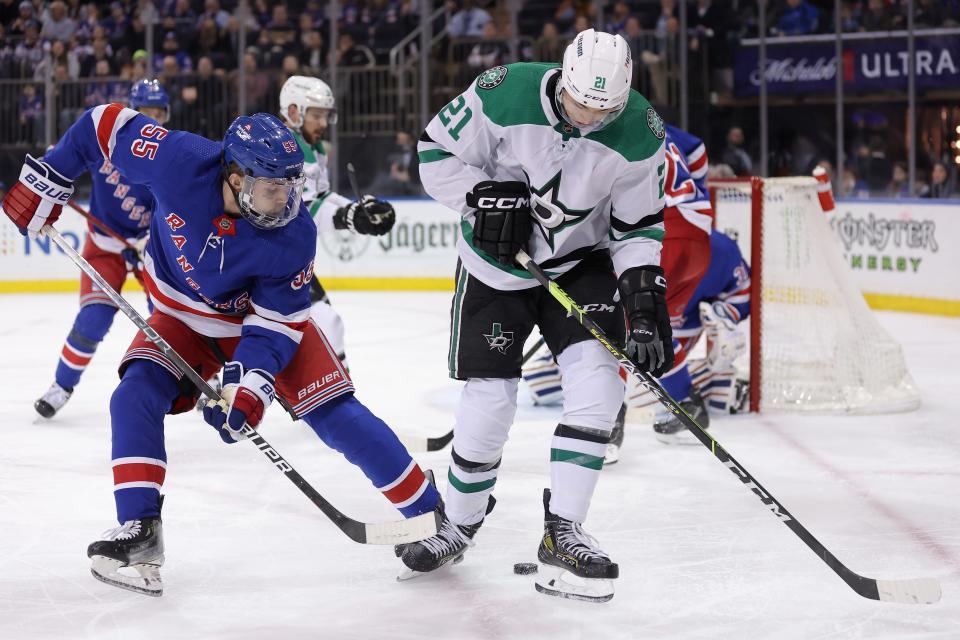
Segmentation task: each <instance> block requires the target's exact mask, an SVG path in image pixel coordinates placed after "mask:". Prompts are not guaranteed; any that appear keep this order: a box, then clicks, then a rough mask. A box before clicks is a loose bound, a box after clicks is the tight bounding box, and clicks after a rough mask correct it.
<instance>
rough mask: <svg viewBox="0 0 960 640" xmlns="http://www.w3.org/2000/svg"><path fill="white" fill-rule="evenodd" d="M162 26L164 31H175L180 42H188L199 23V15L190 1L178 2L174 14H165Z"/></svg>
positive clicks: (180, 0)
mask: <svg viewBox="0 0 960 640" xmlns="http://www.w3.org/2000/svg"><path fill="white" fill-rule="evenodd" d="M164 14H165V15H166V17H165V18H164V19H163V22H162V26H163V29H164V31H174V32H176V34H177V39H178V40H183V41H184V42H187V41H189V40H190V36H191V34H192V32H193V27H194V25H195V24H196V22H197V14H196V12H195V11H194V10H193V8H192V7H191V6H190V0H176V3H175V4H174V5H173V11H172V12H166V11H165V12H164Z"/></svg>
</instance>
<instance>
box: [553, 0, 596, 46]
mask: <svg viewBox="0 0 960 640" xmlns="http://www.w3.org/2000/svg"><path fill="white" fill-rule="evenodd" d="M578 17H584V18H586V19H587V23H588V24H589V23H590V22H592V21H593V20H595V19H596V17H597V5H596V4H595V3H593V2H592V1H591V0H562V2H561V3H560V4H559V5H558V6H557V10H556V11H555V12H554V14H553V20H554V22H556V24H557V29H559V30H560V32H561V33H564V34H566V35H569V36H570V37H573V36H574V35H576V34H577V33H579V31H577V28H576V24H575V23H576V20H577V18H578Z"/></svg>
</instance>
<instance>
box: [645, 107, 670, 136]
mask: <svg viewBox="0 0 960 640" xmlns="http://www.w3.org/2000/svg"><path fill="white" fill-rule="evenodd" d="M647 126H648V127H650V131H652V132H653V135H655V136H657V138H659V139H660V140H663V138H664V136H666V135H667V132H666V129H664V128H663V118H661V117H660V114H659V113H657V112H656V110H655V109H654V108H653V107H650V108H649V109H647Z"/></svg>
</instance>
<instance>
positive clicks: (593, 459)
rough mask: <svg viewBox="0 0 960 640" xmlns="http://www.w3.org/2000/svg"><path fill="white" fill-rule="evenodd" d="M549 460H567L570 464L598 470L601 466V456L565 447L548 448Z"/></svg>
mask: <svg viewBox="0 0 960 640" xmlns="http://www.w3.org/2000/svg"><path fill="white" fill-rule="evenodd" d="M550 462H569V463H570V464H575V465H579V466H581V467H586V468H587V469H593V470H594V471H600V469H602V468H603V456H593V455H590V454H589V453H581V452H579V451H567V450H566V449H550Z"/></svg>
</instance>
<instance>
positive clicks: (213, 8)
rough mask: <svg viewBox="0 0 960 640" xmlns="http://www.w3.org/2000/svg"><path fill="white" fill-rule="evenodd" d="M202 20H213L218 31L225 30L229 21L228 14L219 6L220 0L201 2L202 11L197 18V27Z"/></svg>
mask: <svg viewBox="0 0 960 640" xmlns="http://www.w3.org/2000/svg"><path fill="white" fill-rule="evenodd" d="M204 20H213V23H214V24H215V25H217V29H219V30H220V31H226V29H227V24H228V23H229V22H230V14H229V13H227V12H226V11H224V10H223V9H222V8H221V7H220V0H206V1H205V2H204V3H203V13H202V14H200V16H199V17H198V18H197V27H198V28H199V27H200V24H201V23H202V22H203V21H204Z"/></svg>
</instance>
